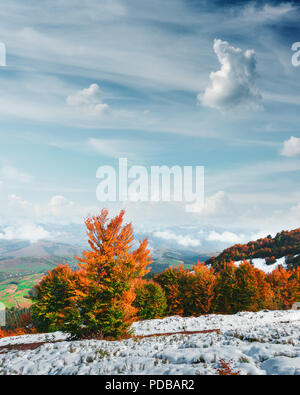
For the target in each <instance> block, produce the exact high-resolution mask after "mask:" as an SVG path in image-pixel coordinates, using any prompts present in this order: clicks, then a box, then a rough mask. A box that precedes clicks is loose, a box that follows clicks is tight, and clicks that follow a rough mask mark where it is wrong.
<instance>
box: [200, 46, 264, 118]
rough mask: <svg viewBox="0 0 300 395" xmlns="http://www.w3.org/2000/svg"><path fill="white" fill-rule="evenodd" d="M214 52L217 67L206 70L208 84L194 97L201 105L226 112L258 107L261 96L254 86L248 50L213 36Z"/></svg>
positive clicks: (253, 68)
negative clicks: (216, 68)
mask: <svg viewBox="0 0 300 395" xmlns="http://www.w3.org/2000/svg"><path fill="white" fill-rule="evenodd" d="M214 51H215V53H216V55H217V57H218V59H219V62H220V63H221V69H220V70H218V71H216V72H212V73H210V76H209V78H210V80H211V84H210V86H208V87H207V88H206V90H205V92H204V94H203V95H202V94H199V95H198V100H199V101H200V103H202V104H204V105H205V106H208V107H212V108H216V109H218V110H220V111H228V110H232V109H235V108H241V107H244V108H259V102H260V99H261V95H260V93H259V91H258V89H257V88H256V86H255V78H256V60H255V52H254V50H252V49H248V50H246V51H242V50H241V49H240V48H234V47H232V46H230V45H229V43H228V42H226V41H221V40H217V39H215V41H214Z"/></svg>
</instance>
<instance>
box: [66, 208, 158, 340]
mask: <svg viewBox="0 0 300 395" xmlns="http://www.w3.org/2000/svg"><path fill="white" fill-rule="evenodd" d="M124 214H125V212H124V211H121V213H120V214H119V215H117V216H116V217H115V218H113V219H111V220H109V219H108V211H107V210H102V211H101V213H100V215H98V216H94V217H92V218H87V219H86V221H85V225H86V228H87V235H88V238H89V240H88V242H89V245H90V247H91V250H90V251H84V252H83V256H82V257H81V258H77V257H76V258H77V259H78V261H79V262H80V264H79V266H80V272H79V282H78V283H79V286H78V288H77V289H76V290H75V296H73V297H72V306H74V304H75V305H76V306H78V309H77V310H76V311H74V310H73V311H72V312H71V314H70V315H69V322H68V323H67V325H66V328H65V330H66V331H68V332H69V333H71V335H72V336H73V337H74V338H76V337H82V336H84V333H86V334H87V335H88V334H93V333H99V332H101V333H102V335H103V336H104V337H111V338H118V337H121V336H122V335H124V333H126V332H127V329H128V327H129V326H130V325H131V323H132V322H133V321H134V320H135V319H136V308H135V307H133V302H134V299H135V293H134V281H135V280H136V279H137V278H142V277H143V276H144V275H145V274H146V273H147V272H148V271H149V270H150V269H147V266H148V264H150V263H151V261H152V260H151V255H150V250H149V249H147V245H148V241H147V239H145V240H144V241H142V242H140V244H139V246H138V247H137V248H136V249H133V247H134V235H133V229H132V225H131V223H130V224H125V225H123V217H124ZM70 317H71V319H70Z"/></svg>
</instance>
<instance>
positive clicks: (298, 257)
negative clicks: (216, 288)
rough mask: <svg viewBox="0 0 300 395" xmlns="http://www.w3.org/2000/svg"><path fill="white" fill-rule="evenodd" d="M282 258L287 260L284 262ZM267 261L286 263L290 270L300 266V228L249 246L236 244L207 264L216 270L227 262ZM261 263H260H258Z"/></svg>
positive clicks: (257, 241) (208, 260)
mask: <svg viewBox="0 0 300 395" xmlns="http://www.w3.org/2000/svg"><path fill="white" fill-rule="evenodd" d="M282 258H285V259H284V260H283V259H282ZM254 259H256V261H257V262H258V260H260V261H262V260H265V264H266V265H274V264H276V263H278V262H280V263H284V262H285V263H286V264H287V267H288V268H289V269H291V268H293V267H296V266H299V265H300V228H297V229H295V230H292V231H282V232H280V233H277V235H276V236H275V237H274V238H272V237H271V236H267V237H265V238H263V239H259V240H256V241H249V243H247V244H235V245H234V246H232V247H230V248H227V249H226V250H224V251H223V252H221V254H219V255H218V256H216V257H212V258H209V259H207V260H206V262H205V263H206V264H208V265H212V266H213V267H215V268H216V269H218V268H219V267H220V266H222V265H223V264H224V263H225V262H229V261H235V262H240V261H242V260H248V261H251V260H254ZM258 263H259V262H258Z"/></svg>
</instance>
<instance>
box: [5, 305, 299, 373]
mask: <svg viewBox="0 0 300 395" xmlns="http://www.w3.org/2000/svg"><path fill="white" fill-rule="evenodd" d="M283 323H284V325H283ZM299 324H300V311H295V310H287V311H260V312H257V313H250V312H247V313H246V312H242V313H238V314H235V315H215V314H213V315H204V316H201V317H191V318H182V317H177V316H173V317H167V318H164V319H156V320H148V321H140V322H136V323H134V324H133V327H132V329H133V330H134V333H135V335H136V336H138V337H134V338H130V339H127V340H122V341H104V340H81V341H65V339H66V335H64V334H62V333H60V332H55V333H49V334H40V335H24V336H16V337H11V338H9V337H6V338H3V339H0V375H6V374H15V375H19V374H23V375H32V374H41V375H49V374H51V375H62V374H63V375H79V374H83V375H88V374H92V375H103V374H104V375H111V374H123V375H124V374H125V375H128V374H147V375H148V374H152V375H172V374H180V375H195V374H196V375H211V374H212V375H217V374H218V369H220V367H221V365H220V360H224V361H225V362H228V363H229V364H230V366H231V368H232V369H233V371H234V372H239V374H241V375H266V374H267V375H279V374H284V375H297V374H298V375H299V374H300V343H299V339H300V338H299V333H300V329H299V328H300V325H299ZM216 330H217V331H216ZM182 331H184V332H198V333H185V334H180V333H178V332H182ZM199 332H202V333H199ZM176 333H177V334H176ZM151 334H165V335H164V336H151ZM17 350H18V352H17Z"/></svg>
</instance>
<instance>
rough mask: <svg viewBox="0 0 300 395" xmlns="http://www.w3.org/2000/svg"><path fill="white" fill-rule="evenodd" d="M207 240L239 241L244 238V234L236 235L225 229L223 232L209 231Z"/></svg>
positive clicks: (234, 242)
mask: <svg viewBox="0 0 300 395" xmlns="http://www.w3.org/2000/svg"><path fill="white" fill-rule="evenodd" d="M206 240H208V241H220V242H222V243H232V244H236V243H241V242H243V241H244V240H245V235H237V234H235V233H232V232H228V231H225V232H223V233H218V232H216V231H214V230H213V231H211V232H209V234H208V236H207V239H206Z"/></svg>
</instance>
